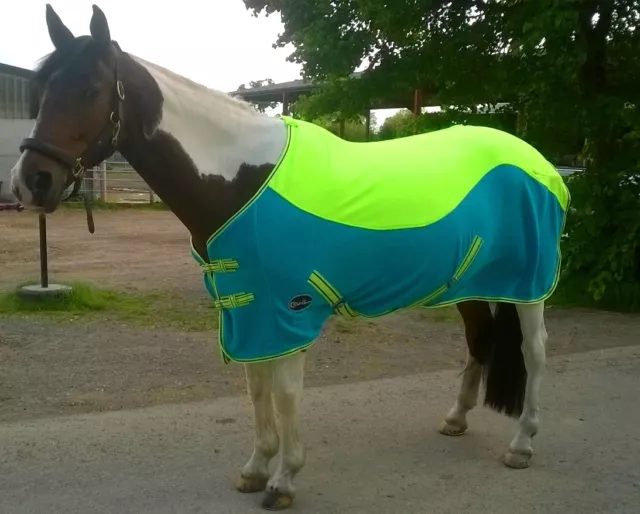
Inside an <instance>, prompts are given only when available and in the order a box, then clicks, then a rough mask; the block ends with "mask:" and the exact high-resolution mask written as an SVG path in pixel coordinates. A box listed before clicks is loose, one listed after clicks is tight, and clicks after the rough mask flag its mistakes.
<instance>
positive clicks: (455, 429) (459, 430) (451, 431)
mask: <svg viewBox="0 0 640 514" xmlns="http://www.w3.org/2000/svg"><path fill="white" fill-rule="evenodd" d="M467 428H469V425H467V424H466V423H465V424H464V425H457V424H455V423H449V422H447V421H445V422H444V425H443V426H442V428H441V429H440V433H441V434H443V435H450V436H456V435H462V434H464V433H465V432H466V431H467Z"/></svg>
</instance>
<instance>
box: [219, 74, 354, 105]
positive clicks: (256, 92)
mask: <svg viewBox="0 0 640 514" xmlns="http://www.w3.org/2000/svg"><path fill="white" fill-rule="evenodd" d="M360 75H362V72H360V71H357V72H354V73H352V74H351V78H358V77H360ZM319 87H322V83H318V82H314V81H311V80H305V79H297V80H290V81H289V82H279V83H277V84H267V85H265V86H258V87H252V88H249V89H236V90H235V91H231V92H230V93H228V94H229V95H231V96H241V97H242V98H244V99H245V100H258V101H261V102H281V101H282V95H283V94H284V93H290V94H289V95H288V96H289V97H290V98H289V99H290V100H294V99H295V97H297V96H299V95H300V94H303V93H310V92H311V91H313V90H314V89H318V88H319Z"/></svg>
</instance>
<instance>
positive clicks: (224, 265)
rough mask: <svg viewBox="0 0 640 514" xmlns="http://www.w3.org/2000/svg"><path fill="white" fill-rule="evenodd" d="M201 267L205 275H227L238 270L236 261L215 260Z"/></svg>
mask: <svg viewBox="0 0 640 514" xmlns="http://www.w3.org/2000/svg"><path fill="white" fill-rule="evenodd" d="M201 267H202V271H204V272H205V273H210V272H213V273H229V272H233V271H236V270H237V269H238V261H235V260H233V259H217V260H215V261H211V262H210V263H208V264H202V265H201Z"/></svg>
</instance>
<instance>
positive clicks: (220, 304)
mask: <svg viewBox="0 0 640 514" xmlns="http://www.w3.org/2000/svg"><path fill="white" fill-rule="evenodd" d="M254 299H255V296H254V295H253V293H237V294H230V295H228V296H221V297H220V298H219V299H217V300H215V301H214V302H213V304H214V305H215V307H216V309H219V310H222V309H235V308H236V307H244V306H245V305H249V304H250V303H251V302H252V301H253V300H254Z"/></svg>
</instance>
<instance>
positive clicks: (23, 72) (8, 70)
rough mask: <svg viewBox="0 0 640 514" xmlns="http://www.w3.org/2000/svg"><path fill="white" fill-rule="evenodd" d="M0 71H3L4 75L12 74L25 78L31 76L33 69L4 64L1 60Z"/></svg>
mask: <svg viewBox="0 0 640 514" xmlns="http://www.w3.org/2000/svg"><path fill="white" fill-rule="evenodd" d="M0 73H4V74H6V75H13V76H16V77H23V78H25V79H30V78H31V77H32V76H33V70H27V69H25V68H18V67H17V66H12V65H10V64H4V63H1V62H0Z"/></svg>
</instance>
